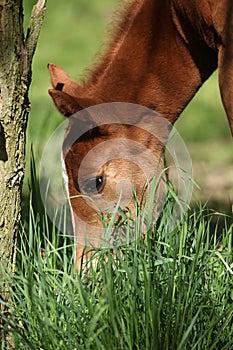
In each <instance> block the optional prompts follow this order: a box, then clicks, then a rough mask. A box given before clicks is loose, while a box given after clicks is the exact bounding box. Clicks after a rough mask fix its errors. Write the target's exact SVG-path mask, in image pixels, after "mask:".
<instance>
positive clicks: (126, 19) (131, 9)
mask: <svg viewBox="0 0 233 350" xmlns="http://www.w3.org/2000/svg"><path fill="white" fill-rule="evenodd" d="M143 1H144V0H136V1H134V0H118V5H117V10H115V11H114V13H113V15H112V20H111V21H110V23H109V24H108V28H107V31H106V32H107V35H106V36H107V38H106V39H105V40H104V42H103V44H102V45H101V49H100V51H99V52H98V53H97V54H96V57H95V58H94V63H93V65H92V68H87V69H85V74H84V76H83V77H82V83H83V86H84V87H85V88H89V87H90V86H93V85H95V84H96V83H97V82H98V79H99V77H100V76H101V75H102V74H103V73H104V71H105V70H106V68H107V67H108V66H109V64H110V63H111V61H112V59H113V58H114V56H115V55H116V54H117V52H118V50H119V48H120V46H121V44H122V42H123V41H124V38H125V37H126V35H127V33H128V31H129V29H130V27H131V24H132V22H133V19H134V18H135V15H136V14H137V12H138V9H140V7H141V5H142V3H143Z"/></svg>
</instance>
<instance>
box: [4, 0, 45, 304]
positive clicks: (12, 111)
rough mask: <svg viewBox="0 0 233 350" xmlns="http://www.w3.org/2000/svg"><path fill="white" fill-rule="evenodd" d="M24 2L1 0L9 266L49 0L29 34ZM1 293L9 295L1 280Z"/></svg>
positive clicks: (42, 4) (8, 266)
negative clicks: (33, 77)
mask: <svg viewBox="0 0 233 350" xmlns="http://www.w3.org/2000/svg"><path fill="white" fill-rule="evenodd" d="M22 3H23V1H22V0H0V89H1V90H0V97H1V98H0V265H1V266H4V268H6V269H7V270H8V271H9V272H13V271H14V260H15V243H16V237H17V232H18V226H19V221H20V212H21V189H22V181H23V176H24V165H25V133H26V126H27V119H28V113H29V109H30V104H29V99H28V90H29V86H30V83H31V63H32V58H33V55H34V52H35V48H36V44H37V40H38V35H39V31H40V27H41V24H42V19H43V15H44V11H45V0H38V2H37V4H36V6H34V8H33V12H32V16H31V20H30V23H29V27H28V30H27V35H26V37H25V36H24V29H23V5H22ZM0 278H1V279H3V276H1V272H0ZM1 289H2V290H1ZM0 298H1V299H4V298H7V294H6V291H5V290H3V287H2V288H1V284H0ZM0 304H1V303H0Z"/></svg>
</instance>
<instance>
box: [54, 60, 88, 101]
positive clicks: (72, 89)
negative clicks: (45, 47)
mask: <svg viewBox="0 0 233 350" xmlns="http://www.w3.org/2000/svg"><path fill="white" fill-rule="evenodd" d="M48 69H49V72H50V78H51V83H52V86H53V88H54V89H55V90H62V91H64V92H65V93H67V94H68V95H71V96H80V94H81V93H82V90H83V87H82V86H81V85H79V84H78V83H76V82H75V81H73V80H72V79H70V77H69V75H68V74H67V73H66V72H65V71H64V70H63V69H62V68H61V67H59V66H56V65H55V64H48Z"/></svg>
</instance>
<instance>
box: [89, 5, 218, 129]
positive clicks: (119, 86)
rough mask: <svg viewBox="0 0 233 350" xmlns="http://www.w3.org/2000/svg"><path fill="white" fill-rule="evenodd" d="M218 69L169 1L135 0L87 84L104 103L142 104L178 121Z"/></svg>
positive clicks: (92, 92)
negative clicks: (195, 95) (200, 88)
mask: <svg viewBox="0 0 233 350" xmlns="http://www.w3.org/2000/svg"><path fill="white" fill-rule="evenodd" d="M183 30H184V35H185V36H186V37H185V39H186V40H184V37H183V35H182V33H181V31H183ZM202 57H204V60H202V59H201V58H202ZM216 66H217V58H216V54H215V52H213V51H212V50H211V49H210V48H209V47H208V46H207V45H206V44H205V42H204V40H202V39H201V38H200V37H199V36H198V35H197V33H196V32H195V30H194V29H193V28H192V27H191V26H187V25H186V24H185V25H184V23H182V22H181V21H180V19H179V16H177V15H176V12H175V10H174V9H173V8H172V5H171V1H169V0H137V1H135V2H134V3H133V4H132V5H131V6H130V7H129V9H128V10H127V13H126V15H125V17H124V19H123V21H122V24H121V25H120V29H119V30H118V33H117V34H116V36H115V40H114V41H113V43H112V45H111V46H110V50H109V52H108V53H107V54H106V56H105V57H104V59H103V61H102V62H101V64H100V65H99V67H97V68H96V69H95V70H94V71H93V72H92V74H91V76H90V78H89V80H88V81H87V83H86V85H85V86H86V88H87V89H88V90H89V92H90V94H91V95H93V96H98V97H99V98H100V100H101V101H103V102H111V101H123V102H133V103H138V104H141V105H144V106H147V107H150V108H152V109H153V110H156V111H157V112H158V113H160V114H162V115H163V116H165V117H166V118H167V119H168V120H169V121H170V122H172V123H174V122H175V120H176V119H177V117H178V116H179V114H180V113H181V112H182V110H183V109H184V108H185V106H186V105H187V104H188V102H189V101H190V100H191V98H192V97H193V96H194V94H195V93H196V91H197V90H198V88H199V87H200V86H201V85H202V84H203V82H204V81H205V80H206V79H207V78H208V77H209V75H210V74H211V73H212V72H213V71H214V69H215V68H216Z"/></svg>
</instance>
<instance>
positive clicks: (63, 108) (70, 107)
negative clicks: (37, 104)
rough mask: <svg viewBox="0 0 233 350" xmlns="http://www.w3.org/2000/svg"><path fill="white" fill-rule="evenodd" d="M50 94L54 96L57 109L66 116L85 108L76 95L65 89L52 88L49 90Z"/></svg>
mask: <svg viewBox="0 0 233 350" xmlns="http://www.w3.org/2000/svg"><path fill="white" fill-rule="evenodd" d="M49 94H50V96H51V97H52V99H53V102H54V104H55V106H56V107H57V109H58V110H59V111H60V112H61V114H63V115H64V116H65V117H70V116H71V115H72V114H74V113H76V112H78V111H80V110H81V109H83V108H85V107H83V106H81V105H80V104H79V102H78V100H77V99H76V98H75V97H73V96H71V95H68V94H67V93H65V92H63V91H59V90H55V89H51V90H49Z"/></svg>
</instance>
